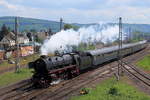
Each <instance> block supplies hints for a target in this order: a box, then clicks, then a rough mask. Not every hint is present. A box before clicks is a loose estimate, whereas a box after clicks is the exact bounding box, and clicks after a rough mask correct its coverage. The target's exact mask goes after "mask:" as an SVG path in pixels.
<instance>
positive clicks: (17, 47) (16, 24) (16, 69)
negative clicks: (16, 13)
mask: <svg viewBox="0 0 150 100" xmlns="http://www.w3.org/2000/svg"><path fill="white" fill-rule="evenodd" d="M18 32H19V23H18V17H16V18H15V34H16V39H15V43H16V62H15V64H16V68H15V72H19V68H20V65H19V56H20V55H19V54H20V53H19V43H18Z"/></svg>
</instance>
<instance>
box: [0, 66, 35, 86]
mask: <svg viewBox="0 0 150 100" xmlns="http://www.w3.org/2000/svg"><path fill="white" fill-rule="evenodd" d="M31 71H32V70H31V69H28V68H22V69H20V72H18V73H14V72H7V73H4V74H2V75H0V87H1V86H6V85H9V84H12V83H15V82H18V81H20V80H23V79H26V78H30V77H31V76H32V73H31Z"/></svg>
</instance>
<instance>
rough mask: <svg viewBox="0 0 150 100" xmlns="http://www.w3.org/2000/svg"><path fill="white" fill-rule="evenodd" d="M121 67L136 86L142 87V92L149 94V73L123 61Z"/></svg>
mask: <svg viewBox="0 0 150 100" xmlns="http://www.w3.org/2000/svg"><path fill="white" fill-rule="evenodd" d="M123 69H124V71H125V72H126V73H127V75H128V76H129V78H131V79H132V80H134V81H135V82H136V84H138V86H139V87H140V88H142V90H143V91H144V92H146V93H148V94H150V75H149V74H146V73H144V72H143V71H142V70H140V69H138V68H136V67H133V65H131V64H127V63H124V66H123Z"/></svg>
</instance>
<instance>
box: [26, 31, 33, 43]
mask: <svg viewBox="0 0 150 100" xmlns="http://www.w3.org/2000/svg"><path fill="white" fill-rule="evenodd" d="M27 37H28V38H29V41H32V33H31V32H28V33H27Z"/></svg>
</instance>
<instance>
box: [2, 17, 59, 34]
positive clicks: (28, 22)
mask: <svg viewBox="0 0 150 100" xmlns="http://www.w3.org/2000/svg"><path fill="white" fill-rule="evenodd" d="M14 21H15V17H0V27H1V26H2V25H3V24H6V25H7V26H8V27H10V28H11V29H14ZM19 25H20V27H19V29H20V31H24V30H31V29H36V30H37V31H40V30H43V29H49V28H51V29H52V31H53V32H57V31H59V22H56V21H48V20H41V19H33V18H24V17H19Z"/></svg>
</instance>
